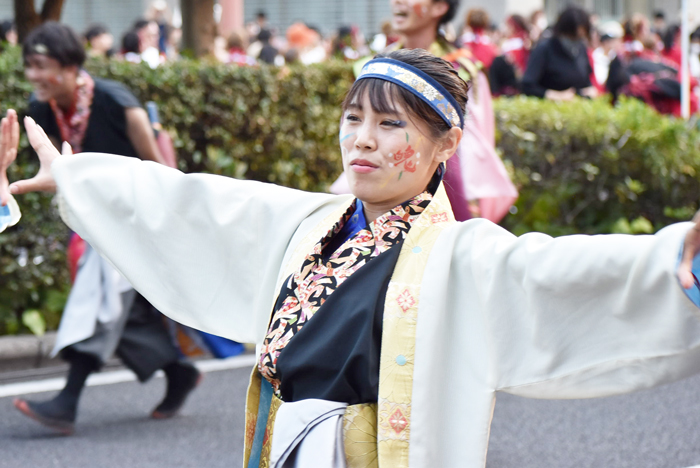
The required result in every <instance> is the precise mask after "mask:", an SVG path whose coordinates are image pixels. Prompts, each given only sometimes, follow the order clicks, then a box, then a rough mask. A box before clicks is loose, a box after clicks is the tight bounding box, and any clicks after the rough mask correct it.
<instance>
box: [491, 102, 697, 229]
mask: <svg viewBox="0 0 700 468" xmlns="http://www.w3.org/2000/svg"><path fill="white" fill-rule="evenodd" d="M495 111H496V120H497V129H498V148H499V151H500V153H501V154H502V156H503V158H504V159H505V160H506V162H507V164H508V165H509V167H510V168H511V170H512V173H513V178H514V180H515V182H516V185H517V186H518V187H519V188H520V198H519V199H518V201H517V203H516V208H517V212H516V214H515V215H513V216H509V217H507V218H506V219H505V220H504V221H503V224H504V226H505V227H507V228H508V229H510V230H511V231H512V232H514V233H515V234H522V233H524V232H528V231H542V232H546V233H548V234H551V235H563V234H574V233H587V234H598V233H610V232H620V233H651V232H654V231H656V230H658V229H660V228H661V227H663V226H666V225H668V224H670V223H673V222H677V221H679V220H688V219H690V218H691V217H692V216H693V214H694V213H695V211H696V210H697V209H698V200H700V184H699V183H698V177H697V175H698V174H700V132H698V130H697V129H696V128H695V127H694V125H693V123H686V122H684V121H682V120H679V119H671V118H668V117H664V116H660V115H659V114H657V113H656V112H655V111H653V110H652V109H651V108H649V107H648V106H646V105H644V104H643V103H642V102H640V101H637V100H633V99H630V100H623V101H622V102H620V103H619V105H618V106H617V107H615V108H613V107H611V106H610V105H609V104H608V103H607V102H606V101H605V100H595V101H591V100H577V101H575V102H572V103H556V102H551V101H541V100H538V99H535V98H525V97H519V98H515V99H501V100H498V101H496V105H495ZM512 211H516V210H512Z"/></svg>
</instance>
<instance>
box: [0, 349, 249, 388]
mask: <svg viewBox="0 0 700 468" xmlns="http://www.w3.org/2000/svg"><path fill="white" fill-rule="evenodd" d="M253 364H255V355H254V354H244V355H242V356H234V357H232V358H228V359H210V360H207V361H197V362H195V366H197V369H199V370H200V371H201V372H203V373H205V374H206V373H208V372H217V371H222V370H228V369H240V368H242V367H252V366H253ZM155 377H163V371H158V372H156V374H155ZM134 380H136V375H134V373H133V372H131V371H129V370H117V371H111V372H100V373H97V374H93V375H91V376H90V377H88V380H87V384H86V385H87V386H88V387H96V386H98V385H112V384H115V383H122V382H131V381H134ZM65 385H66V379H65V378H63V377H61V378H53V379H44V380H35V381H32V382H19V383H12V384H7V385H0V398H3V397H9V396H17V395H27V394H30V393H42V392H51V391H56V390H60V389H62V388H63V387H64V386H65Z"/></svg>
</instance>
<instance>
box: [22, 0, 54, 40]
mask: <svg viewBox="0 0 700 468" xmlns="http://www.w3.org/2000/svg"><path fill="white" fill-rule="evenodd" d="M64 1H65V0H44V5H43V7H42V8H41V14H39V13H37V11H36V9H35V8H34V1H33V0H15V27H16V28H17V36H18V38H19V42H20V44H21V43H22V41H24V38H25V37H27V34H29V32H30V31H31V30H32V29H34V28H36V27H37V26H39V25H40V24H41V23H43V22H45V21H60V20H61V10H62V9H63V2H64Z"/></svg>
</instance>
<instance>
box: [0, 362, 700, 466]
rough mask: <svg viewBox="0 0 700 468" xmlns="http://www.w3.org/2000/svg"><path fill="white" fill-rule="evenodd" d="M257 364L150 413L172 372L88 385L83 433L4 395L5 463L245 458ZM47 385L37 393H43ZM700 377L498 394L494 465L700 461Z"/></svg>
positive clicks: (234, 461) (1, 454) (176, 462)
mask: <svg viewBox="0 0 700 468" xmlns="http://www.w3.org/2000/svg"><path fill="white" fill-rule="evenodd" d="M248 375H249V370H248V369H247V368H243V369H233V370H226V371H219V372H213V373H208V374H207V375H206V376H205V379H204V382H203V383H202V385H201V386H200V388H199V389H198V390H197V392H196V393H195V394H193V396H192V398H191V399H190V400H189V401H188V403H187V405H186V406H185V408H184V411H183V413H182V415H181V416H179V417H177V418H175V419H173V420H169V421H153V420H150V419H149V418H148V417H147V415H148V413H149V411H150V410H151V409H152V408H153V406H155V405H156V404H157V402H158V401H159V400H160V398H161V396H162V392H163V391H164V380H163V379H162V378H156V379H154V380H153V381H152V382H149V383H148V384H146V385H140V384H138V383H136V382H127V383H118V384H112V385H105V386H99V387H89V388H87V389H86V390H85V394H84V398H83V401H82V408H81V413H80V416H79V422H78V429H77V433H76V435H74V436H72V437H62V436H55V435H53V434H51V432H49V431H48V430H44V429H43V428H41V427H40V426H38V425H36V424H35V423H33V422H31V421H29V420H27V419H25V418H24V417H23V416H21V415H19V414H18V413H17V412H16V410H15V409H14V408H13V407H12V398H11V397H6V398H0V421H2V423H1V424H0V467H3V468H4V467H11V468H15V467H18V468H19V467H37V468H44V467H71V468H82V467H85V468H88V467H89V468H94V467H105V468H110V467H135V468H140V467H144V468H150V467H158V468H161V467H198V468H199V467H207V468H208V467H211V468H217V467H221V468H224V467H225V468H232V467H238V466H241V459H242V444H243V408H244V395H245V388H246V385H247V379H248ZM47 396H48V394H37V395H34V396H33V397H34V398H36V399H42V398H45V397H47ZM699 396H700V378H694V379H690V380H686V381H684V382H680V383H676V384H673V385H668V386H665V387H661V388H659V389H655V390H651V391H644V392H640V393H636V394H632V395H627V396H623V397H614V398H606V399H599V400H577V401H540V400H526V399H521V398H516V397H512V396H509V395H499V398H498V403H497V405H496V412H495V415H494V422H493V428H492V431H491V444H490V451H489V461H488V464H487V466H488V468H546V467H556V468H567V467H572V468H573V467H576V468H581V467H596V468H600V467H604V468H665V467H668V468H686V467H690V466H695V465H700V424H698V422H700V398H699Z"/></svg>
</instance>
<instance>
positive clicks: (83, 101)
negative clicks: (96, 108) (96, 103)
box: [49, 70, 95, 153]
mask: <svg viewBox="0 0 700 468" xmlns="http://www.w3.org/2000/svg"><path fill="white" fill-rule="evenodd" d="M94 94H95V81H94V80H93V79H92V77H91V76H90V75H88V73H87V72H86V71H85V70H80V73H79V74H78V79H77V87H76V88H75V92H74V94H73V107H72V110H73V112H72V114H68V115H66V113H65V112H63V110H61V108H60V107H58V104H56V100H55V99H50V100H49V104H50V105H51V109H53V114H54V115H55V116H56V123H57V124H58V128H59V130H60V131H61V139H62V140H63V141H67V142H68V143H70V145H71V146H72V147H73V152H74V153H80V152H81V151H82V149H83V139H84V138H85V131H86V130H87V126H88V120H89V119H90V108H91V107H92V98H93V96H94Z"/></svg>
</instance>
